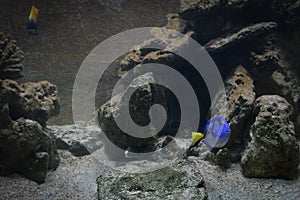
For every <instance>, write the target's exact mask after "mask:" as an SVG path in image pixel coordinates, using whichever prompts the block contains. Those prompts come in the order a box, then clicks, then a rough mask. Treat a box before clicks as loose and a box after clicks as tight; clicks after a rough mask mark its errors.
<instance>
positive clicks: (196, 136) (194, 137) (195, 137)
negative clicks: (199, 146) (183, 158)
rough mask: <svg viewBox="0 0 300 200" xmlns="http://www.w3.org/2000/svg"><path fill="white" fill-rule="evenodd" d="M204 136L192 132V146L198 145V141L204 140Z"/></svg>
mask: <svg viewBox="0 0 300 200" xmlns="http://www.w3.org/2000/svg"><path fill="white" fill-rule="evenodd" d="M204 136H205V135H204V134H203V133H200V132H192V144H196V143H197V142H198V141H200V140H202V139H203V138H204Z"/></svg>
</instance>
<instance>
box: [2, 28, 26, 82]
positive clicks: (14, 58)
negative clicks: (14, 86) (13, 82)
mask: <svg viewBox="0 0 300 200" xmlns="http://www.w3.org/2000/svg"><path fill="white" fill-rule="evenodd" d="M23 58H24V53H23V51H22V50H21V49H20V48H19V47H18V46H17V45H16V41H15V40H12V39H10V37H9V36H8V35H7V34H5V33H3V32H0V79H6V78H9V79H17V78H20V77H22V76H23V74H22V70H23V64H22V63H21V62H22V60H23Z"/></svg>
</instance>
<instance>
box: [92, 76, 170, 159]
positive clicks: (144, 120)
mask: <svg viewBox="0 0 300 200" xmlns="http://www.w3.org/2000/svg"><path fill="white" fill-rule="evenodd" d="M154 82H155V80H154V78H153V74H152V73H146V74H144V75H142V76H139V77H137V78H135V79H133V81H132V82H131V83H130V85H129V86H128V87H127V88H126V89H125V90H124V91H123V92H121V93H119V94H117V95H116V96H114V97H113V98H112V99H111V100H109V101H108V102H107V103H105V104H104V105H102V106H101V107H100V108H99V111H98V118H97V120H98V122H99V125H100V127H101V129H102V131H103V132H104V133H105V135H106V137H107V138H108V139H109V140H110V141H111V142H113V143H114V144H115V145H117V146H118V147H120V148H121V149H123V150H126V149H132V150H134V149H140V150H145V149H149V148H150V149H151V148H153V147H154V143H155V142H156V139H155V137H148V138H138V137H133V136H131V135H129V134H128V133H125V132H124V131H123V130H122V129H121V128H119V126H118V125H117V123H116V120H117V119H118V118H119V119H120V120H122V118H123V121H124V120H125V119H124V116H125V115H124V113H125V112H126V111H127V109H129V110H130V111H131V112H130V114H131V118H132V119H133V120H134V122H135V123H136V124H138V125H141V126H143V125H144V126H145V125H148V124H149V123H150V118H149V109H150V107H151V106H152V105H154V104H155V103H160V104H161V105H162V106H164V107H165V108H166V110H168V108H167V107H166V105H167V100H166V94H165V93H164V90H161V89H160V88H158V87H157V86H156V85H154V84H153V83H154ZM131 92H133V94H132V96H130V102H129V105H128V104H126V102H127V101H126V99H127V98H128V95H130V94H131ZM127 128H128V130H131V127H130V126H129V127H127ZM131 131H134V130H131ZM141 134H145V133H141ZM146 134H147V133H146ZM109 146H111V145H109V143H106V145H105V148H106V150H107V152H110V155H111V153H112V151H111V150H109V149H107V148H109Z"/></svg>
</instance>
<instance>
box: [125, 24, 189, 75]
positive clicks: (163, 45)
mask: <svg viewBox="0 0 300 200" xmlns="http://www.w3.org/2000/svg"><path fill="white" fill-rule="evenodd" d="M170 26H171V25H170ZM169 28H170V27H169ZM192 36H193V32H188V33H186V34H185V36H184V37H182V36H180V35H177V34H175V35H172V33H170V34H169V33H168V32H164V31H162V32H160V31H158V30H157V29H153V38H152V39H148V40H145V41H143V42H142V44H140V45H136V46H134V47H133V48H132V51H131V52H129V53H128V54H127V55H125V57H124V58H122V59H121V60H120V61H119V65H120V70H119V75H120V76H122V75H123V74H124V73H126V72H127V71H129V70H130V69H132V68H134V67H135V66H140V64H146V63H160V64H166V65H168V66H172V67H182V66H183V63H182V61H181V60H180V58H179V56H176V55H175V54H173V53H170V52H177V51H179V50H182V49H184V48H185V47H186V46H187V45H188V42H189V38H190V37H192ZM153 46H155V47H156V48H157V49H153V48H151V47H153Z"/></svg>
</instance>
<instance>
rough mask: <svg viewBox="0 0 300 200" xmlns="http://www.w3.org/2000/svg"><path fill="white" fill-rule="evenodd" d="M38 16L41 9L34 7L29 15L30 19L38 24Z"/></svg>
mask: <svg viewBox="0 0 300 200" xmlns="http://www.w3.org/2000/svg"><path fill="white" fill-rule="evenodd" d="M38 16H39V9H38V8H37V7H35V6H32V7H31V11H30V14H29V19H32V20H33V21H34V22H35V23H36V22H37V18H38Z"/></svg>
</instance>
